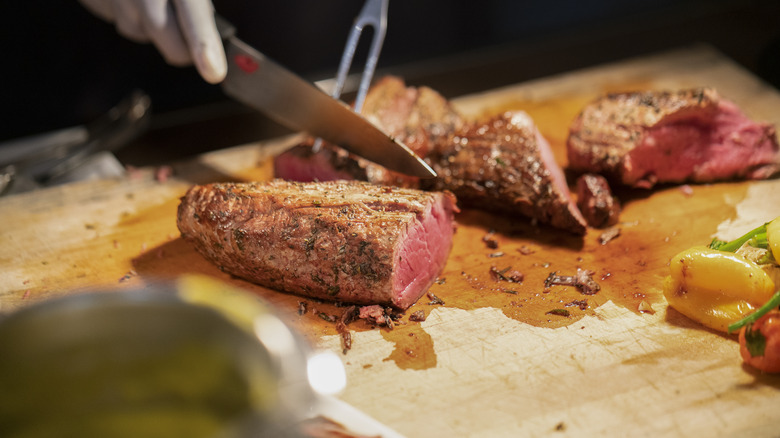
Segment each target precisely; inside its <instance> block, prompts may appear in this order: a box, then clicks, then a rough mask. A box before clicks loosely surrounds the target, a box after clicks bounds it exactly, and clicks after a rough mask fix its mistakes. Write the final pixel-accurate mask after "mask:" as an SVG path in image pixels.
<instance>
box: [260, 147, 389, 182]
mask: <svg viewBox="0 0 780 438" xmlns="http://www.w3.org/2000/svg"><path fill="white" fill-rule="evenodd" d="M313 145H314V139H313V138H307V139H306V140H304V142H303V143H301V144H298V145H296V146H293V147H292V148H291V149H289V150H287V151H285V152H283V153H281V154H279V155H277V156H276V157H275V158H274V163H273V164H274V175H275V176H277V177H279V178H283V179H286V180H289V181H299V182H313V181H336V180H341V179H344V180H358V181H368V180H369V177H368V171H367V166H368V165H369V162H368V161H366V160H360V159H358V158H356V157H355V156H354V155H352V154H350V153H349V152H347V151H346V150H344V149H342V148H338V147H334V146H333V145H331V144H329V143H326V142H323V143H322V146H321V147H320V149H319V150H318V151H315V150H314V149H313ZM375 167H379V166H375Z"/></svg>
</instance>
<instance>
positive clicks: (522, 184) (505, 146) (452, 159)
mask: <svg viewBox="0 0 780 438" xmlns="http://www.w3.org/2000/svg"><path fill="white" fill-rule="evenodd" d="M428 160H429V162H430V163H431V165H432V167H433V169H434V170H435V171H436V173H437V174H438V175H439V177H438V178H436V179H434V180H432V182H431V184H432V185H431V186H430V187H427V188H429V189H433V190H449V191H451V192H453V193H454V194H455V196H456V197H457V198H458V201H459V202H460V203H461V205H462V206H467V207H473V208H478V209H485V210H491V211H497V212H501V213H509V214H517V213H519V214H521V215H524V216H527V217H530V218H533V219H535V220H538V221H539V222H541V223H546V224H551V225H552V226H554V227H557V228H562V229H565V230H569V231H571V232H573V233H575V234H584V233H585V230H586V223H585V220H584V219H583V217H582V215H581V214H580V212H579V210H577V207H576V205H575V204H574V202H573V201H572V199H571V197H570V194H569V189H568V186H567V185H566V179H565V177H564V175H563V172H562V171H561V169H560V167H558V165H557V164H556V163H555V160H554V157H553V156H552V152H551V151H550V149H549V145H548V144H547V143H546V141H545V140H544V138H543V137H542V136H541V134H540V133H539V132H538V130H537V129H536V127H535V126H534V124H533V121H532V120H531V118H530V117H529V116H528V115H527V114H526V113H524V112H521V111H517V112H507V113H504V114H501V115H499V116H496V117H494V118H492V119H490V120H489V121H487V122H486V123H475V124H473V125H470V126H468V127H467V128H466V129H463V130H460V131H458V132H455V133H453V134H451V135H450V136H448V137H443V138H440V139H439V142H438V143H437V147H436V148H435V149H434V152H432V153H431V154H430V155H429V156H428Z"/></svg>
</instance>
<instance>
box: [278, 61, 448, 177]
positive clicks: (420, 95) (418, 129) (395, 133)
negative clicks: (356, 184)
mask: <svg viewBox="0 0 780 438" xmlns="http://www.w3.org/2000/svg"><path fill="white" fill-rule="evenodd" d="M362 114H363V116H365V117H366V118H367V119H368V120H370V121H371V122H372V123H374V124H375V125H377V126H379V127H380V128H382V130H383V131H384V132H385V133H387V134H388V135H390V136H392V137H394V138H396V139H398V140H399V141H401V142H402V143H404V144H406V145H407V146H408V147H409V148H410V149H412V150H413V151H414V152H415V153H416V154H417V155H419V156H421V157H425V156H427V155H428V153H430V151H431V149H432V148H433V144H434V142H435V140H436V139H437V138H439V137H441V136H444V135H447V134H449V133H451V132H453V131H455V130H456V129H457V128H459V127H460V126H461V125H462V124H463V120H462V118H461V117H460V115H459V114H458V113H457V112H456V111H455V110H454V109H453V107H452V105H451V104H450V103H449V102H448V101H447V100H446V99H444V97H442V96H441V95H440V94H439V93H437V92H436V91H434V90H432V89H430V88H428V87H407V86H406V84H405V83H404V82H403V81H402V80H401V79H399V78H397V77H394V76H387V77H384V78H382V79H380V80H379V81H377V83H376V84H375V85H374V86H372V87H371V88H370V89H369V92H368V93H367V94H366V98H365V101H364V102H363V110H362ZM313 144H314V142H313V141H312V140H307V141H305V142H304V143H303V144H300V145H296V146H294V147H293V148H291V149H290V150H288V151H286V152H284V153H282V154H280V155H278V156H277V157H275V159H274V175H275V176H276V177H277V178H281V179H286V180H291V181H333V180H338V179H357V180H360V181H369V182H372V183H374V184H384V185H393V186H396V187H408V188H416V187H418V185H419V180H418V179H417V178H413V177H409V176H406V175H402V174H399V173H396V172H392V171H390V170H388V169H386V168H384V167H382V166H380V165H377V164H375V163H372V162H370V161H368V160H365V159H363V158H360V157H357V156H354V155H352V154H350V153H349V152H347V151H345V150H344V149H342V148H340V147H338V146H335V145H333V144H329V143H327V142H323V143H322V147H321V148H320V149H319V150H318V151H316V152H315V151H314V150H313V149H312V146H313Z"/></svg>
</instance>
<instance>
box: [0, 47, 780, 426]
mask: <svg viewBox="0 0 780 438" xmlns="http://www.w3.org/2000/svg"><path fill="white" fill-rule="evenodd" d="M700 85H709V86H713V87H715V88H717V89H718V91H719V92H720V93H721V94H722V95H723V96H725V97H727V98H729V99H732V100H734V101H735V102H736V103H737V104H738V105H740V106H741V107H742V108H743V109H744V110H745V111H746V112H747V113H748V115H749V116H751V117H753V118H756V119H762V120H767V121H770V122H773V123H775V124H777V125H778V126H780V93H778V91H777V90H775V89H773V88H771V87H769V86H767V85H766V84H764V83H762V82H760V81H759V80H757V79H756V78H755V77H753V76H751V75H750V74H749V73H747V72H746V71H744V70H743V69H741V68H740V67H738V66H737V65H735V64H734V63H732V62H730V61H729V60H727V59H725V58H724V57H723V56H721V55H720V54H718V53H717V52H714V51H712V50H711V49H709V48H707V47H698V46H697V47H690V48H685V49H681V50H678V51H674V52H668V53H662V54H659V55H657V56H650V57H643V58H639V59H631V60H626V61H624V62H620V63H617V64H611V65H605V66H599V67H595V68H592V69H588V70H583V71H576V72H572V73H568V74H563V75H560V76H556V77H551V78H545V79H541V80H538V81H533V82H529V83H523V84H518V85H516V86H511V87H507V88H502V89H498V90H487V91H485V92H484V93H479V94H476V95H470V96H463V97H461V98H458V99H456V100H455V104H456V106H457V108H458V109H459V110H460V111H461V112H462V113H463V114H464V115H466V116H468V117H471V118H478V117H484V116H488V115H491V114H496V113H498V112H501V111H505V110H525V111H526V112H528V113H529V114H530V115H531V117H532V118H533V119H534V120H535V121H536V123H537V125H538V126H539V128H540V130H541V132H542V134H543V135H544V136H545V137H546V138H547V139H548V140H549V141H550V143H551V145H552V147H553V149H554V153H555V156H556V159H558V161H559V163H561V164H562V165H563V166H565V164H566V157H565V139H566V136H567V134H568V125H569V123H570V122H571V120H573V118H574V116H575V115H576V114H577V112H578V111H579V110H580V109H581V108H582V106H583V105H584V104H585V103H587V102H588V101H590V100H591V99H593V98H595V97H597V96H599V95H600V94H602V93H605V92H607V91H628V90H634V89H671V88H680V87H689V86H700ZM294 141H295V138H294V137H292V138H284V139H279V140H278V141H273V142H268V143H263V144H250V145H243V146H237V147H235V148H231V149H227V150H222V151H217V152H213V153H209V154H206V155H203V156H201V157H199V158H198V159H196V160H192V161H189V162H186V163H178V164H175V165H173V168H174V176H173V177H172V178H170V179H168V180H166V181H159V180H158V179H156V178H155V169H142V170H141V171H139V172H135V173H133V174H132V175H131V176H128V177H127V178H124V179H119V180H108V181H92V182H83V183H77V184H72V185H67V186H62V187H57V188H52V189H46V190H41V191H37V192H32V193H27V194H22V195H17V196H12V197H6V198H0V220H1V221H2V227H0V247H1V248H2V249H3V251H2V254H1V255H0V312H10V311H13V310H14V309H17V308H19V307H21V306H25V305H27V304H29V303H33V302H37V301H40V300H45V299H47V298H50V297H53V296H58V295H63V294H69V293H74V292H78V291H83V290H90V289H106V288H111V289H114V288H118V289H123V288H138V287H144V286H145V285H150V284H154V283H157V282H161V281H167V280H170V279H172V278H175V277H177V276H179V275H181V274H185V273H193V272H194V273H201V274H207V275H210V276H213V277H216V278H219V279H221V280H223V281H226V282H228V283H231V284H234V285H238V286H240V287H243V288H245V289H247V290H249V291H251V292H253V293H255V294H257V295H258V296H260V297H262V298H264V299H266V300H268V301H270V302H271V303H272V304H274V305H275V306H276V307H277V308H278V309H279V311H280V313H281V314H282V315H283V316H284V317H285V319H286V320H287V321H288V322H289V323H290V324H291V325H293V326H294V327H296V328H297V329H298V330H299V331H301V332H302V333H303V334H304V335H305V336H306V337H307V339H309V340H310V341H311V342H312V343H313V344H315V345H316V346H318V347H320V348H327V349H332V350H334V351H339V352H341V351H342V341H341V337H340V336H339V335H338V334H337V332H336V329H335V324H334V323H332V322H330V321H328V318H329V317H330V316H331V315H335V316H339V315H340V314H341V312H342V311H343V308H341V307H338V306H334V305H331V304H327V303H318V302H314V301H310V300H306V299H303V298H300V297H295V296H291V295H286V294H282V293H278V292H275V291H271V290H268V289H265V288H262V287H259V286H256V285H252V284H249V283H247V282H244V281H241V280H238V279H234V278H231V277H230V276H228V275H226V274H224V273H223V272H221V271H220V270H219V269H218V268H216V267H215V266H213V265H211V264H210V263H208V262H207V261H205V260H204V259H203V258H202V257H200V256H199V255H198V254H197V253H195V251H194V250H193V249H192V248H191V247H190V246H188V245H187V244H185V243H184V242H183V241H182V240H181V239H180V238H179V233H178V230H177V229H176V207H177V205H178V200H179V197H180V196H182V194H183V193H184V191H185V190H186V189H187V188H188V187H189V186H190V185H192V184H194V183H203V182H209V181H227V180H231V181H242V180H262V179H267V178H270V177H271V166H270V161H269V157H271V156H273V154H276V153H278V152H279V151H281V150H283V149H284V148H286V147H288V146H290V145H291V144H293V143H294ZM691 189H692V190H691V191H687V190H681V189H680V188H679V187H676V186H675V187H661V188H657V189H655V190H652V191H636V190H617V191H616V194H617V195H618V196H619V197H620V199H621V201H622V202H623V207H624V210H623V213H622V215H621V220H620V223H619V224H618V226H619V227H620V235H619V236H618V237H617V238H615V239H613V240H611V241H610V242H608V243H606V244H602V243H601V242H600V241H599V236H600V235H601V233H602V232H603V231H604V230H597V229H592V230H589V232H588V234H587V235H585V236H584V237H575V236H571V235H568V234H566V233H564V232H560V231H557V230H553V229H550V228H546V227H538V226H535V225H533V224H531V223H529V222H528V221H527V220H526V219H524V218H511V217H498V216H494V215H490V214H486V213H483V212H478V211H471V210H466V211H463V212H462V213H461V214H459V215H458V216H457V218H456V219H457V221H458V223H459V227H458V230H457V233H456V236H455V244H454V248H453V252H452V254H451V256H450V258H449V260H448V263H447V266H446V267H445V271H444V273H443V274H442V276H441V277H440V281H439V282H437V284H435V285H434V286H433V287H432V288H431V293H433V294H435V295H436V296H437V297H438V298H440V299H441V300H442V301H443V302H444V304H430V303H429V301H431V299H430V298H429V297H423V298H422V299H421V300H420V301H419V302H418V303H417V304H416V305H415V306H414V307H412V308H411V309H410V311H408V312H407V313H406V314H405V315H403V316H402V317H401V318H400V320H399V322H398V324H396V326H395V327H394V328H393V329H392V330H388V329H386V328H382V329H379V328H374V327H370V326H369V325H367V324H366V323H364V322H362V321H358V322H355V323H352V324H350V325H349V329H350V331H351V334H352V340H353V345H352V349H351V350H349V351H348V352H346V354H344V355H343V358H344V361H345V363H346V367H347V374H348V380H349V382H348V387H347V389H346V390H345V391H344V393H343V394H341V397H340V398H341V399H343V400H344V401H346V402H348V403H350V404H352V405H354V406H356V407H357V408H359V409H360V410H362V411H364V412H366V413H368V414H369V415H371V416H373V417H374V418H376V419H377V420H379V421H381V422H382V423H385V424H387V425H388V426H390V427H391V428H393V429H395V430H397V431H399V432H400V433H402V434H404V435H406V436H409V437H429V436H473V437H498V436H513V437H514V436H561V437H564V436H590V435H604V436H626V435H629V436H734V435H737V434H739V435H743V436H751V437H756V436H777V435H778V430H780V414H778V406H780V377H778V376H768V375H762V374H760V373H756V372H754V371H752V370H751V369H749V368H746V367H743V366H742V365H741V359H740V357H739V354H738V344H737V342H736V341H735V340H734V339H733V338H731V337H728V336H724V335H720V334H717V333H714V332H711V331H708V330H705V329H703V328H702V327H700V326H699V325H697V324H696V323H693V322H691V321H690V320H688V319H687V318H685V317H684V316H682V315H680V314H678V313H676V312H675V311H674V310H673V309H670V308H668V307H667V305H666V303H665V301H664V299H663V296H662V295H661V291H660V289H661V281H662V279H663V277H664V276H665V275H666V273H667V269H668V267H667V262H668V260H669V258H670V257H671V256H672V255H674V254H675V253H676V252H678V251H680V250H682V249H685V248H687V247H690V246H692V245H696V244H706V243H708V242H709V241H710V240H711V238H712V237H713V236H714V235H718V236H720V237H729V236H733V235H735V234H739V233H741V232H742V231H746V230H748V229H750V228H752V227H753V226H754V224H756V223H761V222H764V221H766V220H768V219H771V218H774V217H775V216H780V181H779V180H777V179H774V180H770V181H760V182H729V183H719V184H702V185H694V186H691ZM486 235H489V236H490V237H491V238H492V239H494V240H495V242H496V243H497V247H496V248H491V247H488V245H486V244H485V242H484V240H483V237H485V236H486ZM506 268H510V269H514V270H517V271H520V272H522V273H523V275H524V280H523V281H522V283H508V282H497V281H496V280H495V278H493V277H491V273H490V272H491V270H496V269H497V270H502V269H506ZM577 268H583V269H589V270H592V271H593V272H594V279H596V280H597V282H598V283H599V284H600V285H601V290H600V291H599V292H598V293H597V294H595V295H589V296H584V295H582V294H580V293H579V291H577V290H576V289H575V288H571V287H561V286H555V287H551V288H545V287H544V279H545V278H546V277H547V275H548V274H549V273H550V272H558V273H560V274H572V273H574V272H575V271H576V270H577ZM583 301H584V305H583ZM301 302H305V303H306V308H307V311H306V313H304V314H302V315H301V314H299V303H301ZM572 304H573V305H572ZM553 309H567V310H568V311H569V315H568V316H562V315H557V314H551V313H549V312H550V311H551V310H553ZM641 309H645V310H646V311H640V310H641ZM418 310H422V311H424V313H425V315H426V319H425V321H422V322H412V321H410V320H409V318H408V317H409V314H411V313H412V312H414V311H418ZM2 360H6V358H3V359H2Z"/></svg>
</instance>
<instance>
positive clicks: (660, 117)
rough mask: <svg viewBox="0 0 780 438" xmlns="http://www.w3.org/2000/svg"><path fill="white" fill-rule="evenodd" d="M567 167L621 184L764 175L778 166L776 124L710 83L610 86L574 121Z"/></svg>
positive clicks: (643, 185) (771, 172) (707, 180)
mask: <svg viewBox="0 0 780 438" xmlns="http://www.w3.org/2000/svg"><path fill="white" fill-rule="evenodd" d="M567 143H568V144H567V154H568V159H569V167H570V168H571V169H572V170H574V171H579V172H592V173H600V174H604V175H605V176H608V177H609V178H610V179H613V180H615V181H618V182H621V183H623V184H626V185H629V186H634V187H644V188H650V187H652V186H654V185H655V184H656V183H682V182H685V181H691V182H712V181H717V180H725V179H735V178H745V179H761V178H767V177H769V176H771V175H773V174H774V173H775V172H777V171H778V169H780V154H778V143H777V137H776V135H775V128H774V127H773V126H772V125H770V124H767V123H758V122H754V121H751V120H750V119H748V117H747V116H745V114H743V113H742V112H741V111H740V109H739V108H738V107H737V106H736V105H735V104H734V103H733V102H730V101H728V100H726V99H723V98H721V97H720V96H719V95H718V93H717V92H716V91H715V90H713V89H711V88H697V89H690V90H681V91H676V92H652V91H648V92H633V93H618V94H609V95H607V96H605V97H603V98H600V99H597V100H596V101H594V102H592V103H591V104H589V105H587V106H586V107H585V108H584V109H583V111H582V112H581V113H580V114H579V115H578V116H577V118H576V119H575V120H574V122H573V123H572V125H571V127H570V133H569V139H568V142H567Z"/></svg>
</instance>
